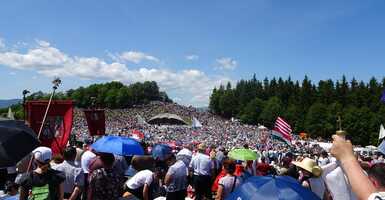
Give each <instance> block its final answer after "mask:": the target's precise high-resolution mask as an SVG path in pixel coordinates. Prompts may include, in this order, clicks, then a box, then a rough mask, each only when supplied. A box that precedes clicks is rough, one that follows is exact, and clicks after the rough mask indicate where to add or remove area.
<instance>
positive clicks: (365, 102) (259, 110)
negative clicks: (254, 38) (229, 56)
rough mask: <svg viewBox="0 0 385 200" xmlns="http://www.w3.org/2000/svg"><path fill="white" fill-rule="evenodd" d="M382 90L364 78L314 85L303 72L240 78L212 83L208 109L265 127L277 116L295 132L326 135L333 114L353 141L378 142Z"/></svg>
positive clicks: (384, 108) (383, 112) (384, 118)
mask: <svg viewBox="0 0 385 200" xmlns="http://www.w3.org/2000/svg"><path fill="white" fill-rule="evenodd" d="M384 89H385V78H384V79H383V80H382V82H380V81H377V80H376V79H375V78H372V79H370V81H369V82H368V83H365V82H363V81H357V80H356V79H354V78H353V79H352V80H350V81H348V80H346V77H345V76H343V77H342V79H341V80H338V81H333V80H331V79H328V80H321V81H319V82H318V84H315V83H313V82H311V80H310V79H309V78H308V77H307V76H305V78H304V79H303V80H302V82H299V81H293V80H291V79H290V77H289V78H288V79H286V80H283V79H282V78H278V79H276V78H273V79H271V80H269V79H268V78H265V79H264V80H263V81H260V80H257V79H256V77H255V75H254V77H253V78H252V79H251V80H241V81H239V82H238V83H237V84H236V86H235V87H232V86H231V84H230V83H228V84H227V85H226V86H223V85H221V86H220V87H219V88H214V90H213V92H212V95H211V97H210V105H209V108H210V110H211V111H212V112H214V113H216V114H219V115H221V116H223V117H226V118H230V117H236V118H238V119H240V120H241V121H242V122H244V123H248V124H263V125H265V126H267V127H269V128H272V126H273V125H274V122H275V119H276V118H277V116H281V117H283V118H285V119H286V121H288V122H289V123H290V124H291V126H292V129H293V131H294V133H300V132H306V133H309V134H310V136H311V137H313V138H318V137H321V138H330V136H331V135H332V134H333V133H335V130H336V129H337V123H336V120H337V116H338V115H340V116H341V117H342V126H343V129H345V130H346V131H347V132H348V134H349V135H350V136H351V137H352V140H353V142H354V143H355V144H361V145H367V144H374V145H376V144H377V138H378V132H379V127H380V124H381V123H384V124H385V104H384V103H382V102H380V98H381V93H382V91H383V90H384Z"/></svg>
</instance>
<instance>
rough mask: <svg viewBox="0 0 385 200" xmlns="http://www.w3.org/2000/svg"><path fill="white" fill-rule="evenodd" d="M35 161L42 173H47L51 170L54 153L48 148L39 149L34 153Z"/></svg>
mask: <svg viewBox="0 0 385 200" xmlns="http://www.w3.org/2000/svg"><path fill="white" fill-rule="evenodd" d="M32 154H33V158H34V161H35V163H36V165H37V167H38V168H40V169H41V171H42V172H46V171H47V170H48V168H49V162H50V161H51V159H52V151H51V149H50V148H48V147H38V148H36V149H35V150H33V151H32Z"/></svg>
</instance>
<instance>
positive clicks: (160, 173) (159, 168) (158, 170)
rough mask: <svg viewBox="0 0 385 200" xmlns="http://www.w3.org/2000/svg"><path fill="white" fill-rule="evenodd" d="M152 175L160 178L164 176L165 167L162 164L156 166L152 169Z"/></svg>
mask: <svg viewBox="0 0 385 200" xmlns="http://www.w3.org/2000/svg"><path fill="white" fill-rule="evenodd" d="M154 175H155V178H157V179H162V178H163V177H164V176H165V169H164V167H162V166H156V167H155V169H154Z"/></svg>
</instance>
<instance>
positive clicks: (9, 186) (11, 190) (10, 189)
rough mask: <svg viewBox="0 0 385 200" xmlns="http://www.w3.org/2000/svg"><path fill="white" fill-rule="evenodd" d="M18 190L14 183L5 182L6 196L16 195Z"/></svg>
mask: <svg viewBox="0 0 385 200" xmlns="http://www.w3.org/2000/svg"><path fill="white" fill-rule="evenodd" d="M18 189H19V185H17V184H16V183H15V182H12V181H7V182H6V183H5V192H6V193H7V194H8V195H11V196H13V195H16V194H17V192H18Z"/></svg>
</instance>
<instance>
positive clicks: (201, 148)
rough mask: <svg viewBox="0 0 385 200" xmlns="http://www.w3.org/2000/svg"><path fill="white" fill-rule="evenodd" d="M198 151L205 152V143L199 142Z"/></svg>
mask: <svg viewBox="0 0 385 200" xmlns="http://www.w3.org/2000/svg"><path fill="white" fill-rule="evenodd" d="M198 151H199V153H205V151H206V145H205V144H203V143H202V144H199V145H198Z"/></svg>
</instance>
